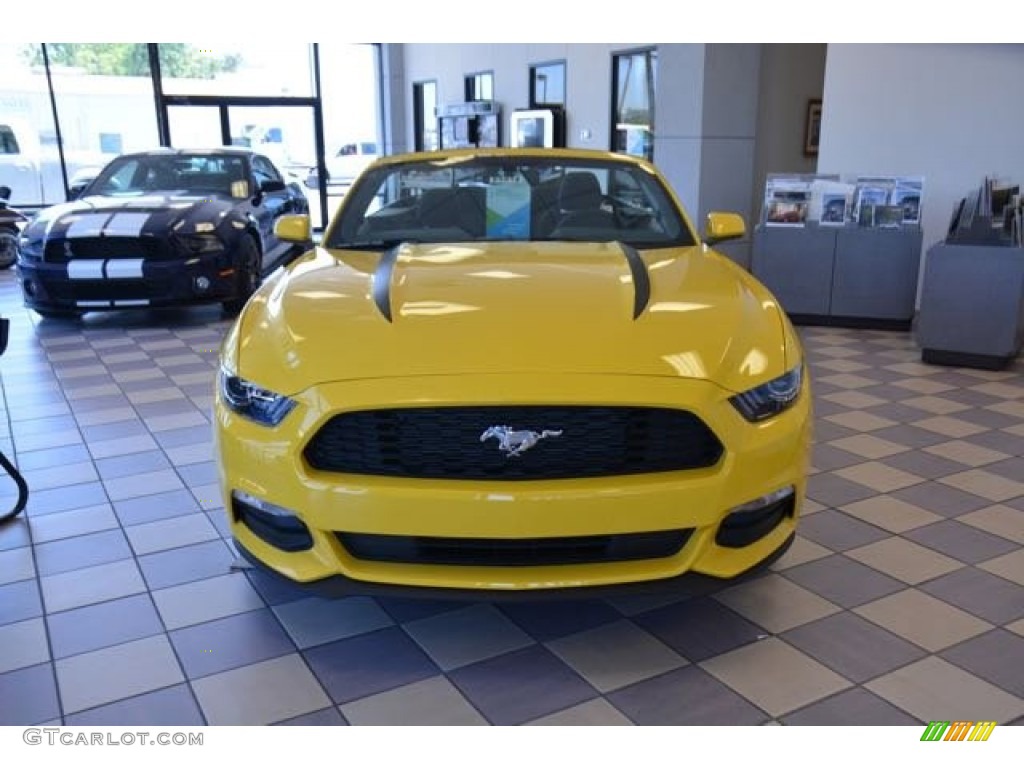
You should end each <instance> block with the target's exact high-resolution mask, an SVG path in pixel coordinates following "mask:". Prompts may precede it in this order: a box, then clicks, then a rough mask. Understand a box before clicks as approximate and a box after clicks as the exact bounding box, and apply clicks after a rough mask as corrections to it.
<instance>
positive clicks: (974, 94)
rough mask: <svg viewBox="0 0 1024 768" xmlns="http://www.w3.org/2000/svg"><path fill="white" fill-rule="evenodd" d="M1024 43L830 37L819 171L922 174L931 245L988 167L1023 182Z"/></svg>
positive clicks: (926, 235)
mask: <svg viewBox="0 0 1024 768" xmlns="http://www.w3.org/2000/svg"><path fill="white" fill-rule="evenodd" d="M1022 84H1024V45H981V44H977V45H975V44H962V45H829V46H828V59H827V62H826V67H825V95H824V104H823V109H822V126H821V152H820V155H819V158H818V171H819V172H821V173H865V174H888V175H892V174H895V175H923V176H924V177H925V190H924V209H923V227H924V247H925V249H927V248H928V247H929V246H930V245H932V244H933V243H935V242H937V241H939V240H941V239H942V238H943V237H944V236H945V232H946V228H947V226H948V224H949V218H950V215H951V213H952V210H953V204H954V203H955V202H956V201H958V200H959V199H960V198H961V197H963V196H964V195H965V194H967V192H969V191H970V190H971V189H972V188H974V187H977V186H979V185H980V184H981V181H982V177H983V176H985V175H986V174H995V175H998V176H1001V177H1008V178H1010V179H1012V180H1013V181H1016V182H1024V150H1022V148H1021V132H1022V126H1024V97H1022V93H1024V91H1022Z"/></svg>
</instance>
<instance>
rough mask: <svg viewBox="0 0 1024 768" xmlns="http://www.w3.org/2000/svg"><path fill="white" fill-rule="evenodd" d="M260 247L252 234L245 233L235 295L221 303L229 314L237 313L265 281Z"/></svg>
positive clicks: (240, 248)
mask: <svg viewBox="0 0 1024 768" xmlns="http://www.w3.org/2000/svg"><path fill="white" fill-rule="evenodd" d="M262 261H263V260H262V258H261V257H260V248H259V246H258V245H257V244H256V241H255V240H254V239H253V237H252V236H251V235H245V236H244V237H243V238H242V240H241V242H240V243H239V244H238V267H237V269H238V271H237V272H236V284H235V297H234V298H233V299H228V300H227V301H224V302H222V303H221V306H223V307H224V311H225V312H226V313H227V314H229V315H237V314H238V313H239V312H241V311H242V308H243V307H244V306H245V303H246V302H247V301H249V298H250V297H251V296H252V295H253V294H254V293H256V291H257V289H259V287H260V284H261V283H262V282H263V275H262V272H261V270H260V265H261V264H262Z"/></svg>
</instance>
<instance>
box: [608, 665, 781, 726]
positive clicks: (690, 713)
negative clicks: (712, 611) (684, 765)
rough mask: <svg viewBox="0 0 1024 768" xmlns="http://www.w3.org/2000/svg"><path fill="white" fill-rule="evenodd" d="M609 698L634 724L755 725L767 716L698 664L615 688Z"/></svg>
mask: <svg viewBox="0 0 1024 768" xmlns="http://www.w3.org/2000/svg"><path fill="white" fill-rule="evenodd" d="M607 698H608V701H609V702H611V703H612V704H613V705H614V706H615V707H616V708H617V709H618V710H620V711H621V712H623V713H624V714H625V715H626V716H628V717H629V719H630V720H632V721H633V722H634V723H636V724H637V725H757V724H759V723H763V722H764V721H766V720H768V715H767V714H766V713H765V712H762V711H761V710H760V709H758V708H757V707H755V706H753V705H752V704H751V703H750V702H749V701H747V700H746V699H744V698H743V697H742V696H740V695H738V694H737V693H736V692H734V691H732V690H731V689H729V688H728V687H727V686H725V685H723V684H722V683H720V682H719V681H717V680H715V678H713V677H712V676H711V675H709V674H708V673H707V672H705V671H704V670H702V669H700V668H698V667H685V668H683V669H678V670H675V671H674V672H669V673H667V674H664V675H661V676H659V677H656V678H654V679H652V680H646V681H644V682H642V683H637V684H636V685H632V686H629V687H628V688H623V689H622V690H620V691H614V692H613V693H610V694H609V695H608V697H607Z"/></svg>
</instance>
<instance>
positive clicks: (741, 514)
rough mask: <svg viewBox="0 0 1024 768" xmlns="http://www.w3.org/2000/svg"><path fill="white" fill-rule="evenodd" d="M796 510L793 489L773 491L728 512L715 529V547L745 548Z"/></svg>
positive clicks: (794, 491)
mask: <svg viewBox="0 0 1024 768" xmlns="http://www.w3.org/2000/svg"><path fill="white" fill-rule="evenodd" d="M795 509H796V489H795V488H794V487H793V486H792V485H787V486H786V487H785V488H780V489H779V490H777V491H772V492H771V493H769V494H766V495H764V496H761V497H760V498H757V499H754V500H753V501H748V502H747V503H745V504H741V505H740V506H738V507H734V508H733V509H730V510H729V513H728V514H727V515H726V516H725V518H724V519H723V520H722V523H721V525H719V527H718V534H717V535H716V536H715V543H716V544H718V545H719V546H722V547H731V548H738V547H746V546H749V545H750V544H753V543H754V542H755V541H758V540H759V539H762V538H764V537H765V536H767V535H768V534H769V533H771V532H772V531H773V530H775V528H776V526H778V524H779V523H781V522H782V521H783V520H784V519H785V518H787V517H791V516H792V515H793V512H794V511H795Z"/></svg>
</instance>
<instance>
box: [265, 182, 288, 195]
mask: <svg viewBox="0 0 1024 768" xmlns="http://www.w3.org/2000/svg"><path fill="white" fill-rule="evenodd" d="M286 187H287V185H286V184H285V183H284V182H283V181H278V180H276V179H271V180H268V181H264V182H262V183H261V184H260V194H261V195H266V194H269V193H271V192H284V190H285V189H286Z"/></svg>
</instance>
